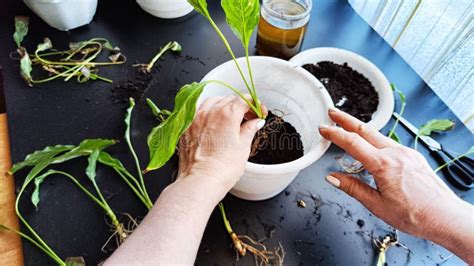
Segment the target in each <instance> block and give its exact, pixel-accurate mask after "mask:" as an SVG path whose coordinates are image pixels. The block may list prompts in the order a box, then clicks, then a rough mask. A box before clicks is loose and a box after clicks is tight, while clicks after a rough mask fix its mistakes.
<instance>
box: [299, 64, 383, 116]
mask: <svg viewBox="0 0 474 266" xmlns="http://www.w3.org/2000/svg"><path fill="white" fill-rule="evenodd" d="M303 68H304V69H306V70H307V71H309V72H310V73H311V74H313V75H314V76H315V77H316V78H317V79H319V81H321V83H322V84H323V85H324V87H325V88H326V89H327V90H328V92H329V95H331V98H332V100H333V102H334V105H335V106H336V107H337V108H339V109H340V110H342V111H344V112H346V113H349V114H351V115H352V116H355V117H357V118H358V119H359V120H361V121H363V122H369V121H370V120H371V119H372V114H373V113H374V112H375V111H376V110H377V107H378V105H379V95H378V94H377V92H376V91H375V88H374V86H373V85H372V83H371V82H370V80H368V79H367V78H366V77H365V76H364V75H362V74H361V73H359V72H357V71H356V70H354V69H352V68H351V67H350V66H348V65H347V63H344V64H342V65H339V64H336V63H333V62H329V61H322V62H319V63H316V64H306V65H303Z"/></svg>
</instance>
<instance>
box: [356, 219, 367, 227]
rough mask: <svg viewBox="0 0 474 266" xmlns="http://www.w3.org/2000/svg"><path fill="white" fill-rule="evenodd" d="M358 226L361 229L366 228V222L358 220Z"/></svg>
mask: <svg viewBox="0 0 474 266" xmlns="http://www.w3.org/2000/svg"><path fill="white" fill-rule="evenodd" d="M357 225H358V226H359V227H360V228H362V227H364V225H365V222H364V220H361V219H359V220H357Z"/></svg>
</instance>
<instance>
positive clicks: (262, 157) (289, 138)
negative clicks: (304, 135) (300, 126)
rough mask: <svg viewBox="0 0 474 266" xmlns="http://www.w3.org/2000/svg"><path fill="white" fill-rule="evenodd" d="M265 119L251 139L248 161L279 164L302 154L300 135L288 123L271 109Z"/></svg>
mask: <svg viewBox="0 0 474 266" xmlns="http://www.w3.org/2000/svg"><path fill="white" fill-rule="evenodd" d="M265 120H266V123H265V126H264V127H263V128H262V129H260V130H259V131H258V132H257V134H256V135H255V137H254V139H253V142H252V150H251V152H250V158H249V162H252V163H257V164H280V163H287V162H291V161H294V160H296V159H298V158H300V157H302V156H303V155H304V150H303V142H302V141H301V135H300V134H299V133H298V132H297V131H296V129H295V128H294V127H293V126H292V125H291V124H290V123H288V122H285V121H284V120H283V118H282V117H280V116H277V115H275V114H274V113H272V112H271V111H270V112H268V116H267V118H266V119H265Z"/></svg>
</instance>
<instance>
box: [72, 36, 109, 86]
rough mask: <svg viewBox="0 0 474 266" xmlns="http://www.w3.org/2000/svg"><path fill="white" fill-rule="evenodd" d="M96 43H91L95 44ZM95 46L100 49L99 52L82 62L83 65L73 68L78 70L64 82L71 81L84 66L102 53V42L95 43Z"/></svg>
mask: <svg viewBox="0 0 474 266" xmlns="http://www.w3.org/2000/svg"><path fill="white" fill-rule="evenodd" d="M93 43H94V42H91V44H93ZM94 44H97V45H98V46H99V47H100V49H99V50H97V51H96V52H95V53H94V54H92V55H91V56H90V57H88V58H87V59H86V60H84V61H82V62H81V64H79V65H77V66H75V67H73V68H76V69H75V70H74V72H73V73H71V74H69V76H68V77H67V78H65V79H64V81H68V80H70V79H71V78H72V77H73V76H74V75H75V74H76V73H77V72H78V71H80V70H81V69H82V68H83V67H84V66H86V65H87V64H88V63H90V62H91V61H92V60H94V59H95V58H96V57H97V56H98V55H99V54H100V53H101V52H102V44H101V43H100V42H95V43H94Z"/></svg>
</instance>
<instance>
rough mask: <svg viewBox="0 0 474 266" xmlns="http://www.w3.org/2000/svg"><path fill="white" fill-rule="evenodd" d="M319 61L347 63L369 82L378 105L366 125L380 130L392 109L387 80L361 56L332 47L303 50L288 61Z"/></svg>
mask: <svg viewBox="0 0 474 266" xmlns="http://www.w3.org/2000/svg"><path fill="white" fill-rule="evenodd" d="M321 61H332V62H334V63H337V64H344V63H347V64H348V65H349V66H350V67H351V68H353V69H354V70H356V71H358V72H359V73H361V74H362V75H364V76H365V77H366V78H367V79H369V80H370V82H371V83H372V85H373V86H374V88H375V91H376V92H377V93H378V95H379V105H378V106H377V110H376V111H375V113H374V114H373V115H372V119H371V120H370V121H369V122H368V123H367V125H369V126H371V127H372V128H375V129H377V130H380V129H382V128H383V127H384V126H385V125H386V124H387V123H388V121H390V117H391V116H392V113H393V108H394V97H393V91H392V89H391V87H390V83H389V82H388V80H387V78H386V77H385V75H384V74H383V73H382V71H380V69H379V68H378V67H377V66H375V65H374V64H373V63H372V62H370V61H369V60H367V59H366V58H364V57H363V56H361V55H358V54H356V53H353V52H350V51H347V50H343V49H339V48H333V47H320V48H313V49H309V50H305V51H303V52H301V53H299V54H297V55H295V56H294V57H293V58H291V59H290V62H291V63H293V64H294V65H296V66H302V65H305V64H316V63H318V62H321Z"/></svg>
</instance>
